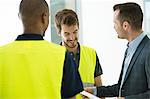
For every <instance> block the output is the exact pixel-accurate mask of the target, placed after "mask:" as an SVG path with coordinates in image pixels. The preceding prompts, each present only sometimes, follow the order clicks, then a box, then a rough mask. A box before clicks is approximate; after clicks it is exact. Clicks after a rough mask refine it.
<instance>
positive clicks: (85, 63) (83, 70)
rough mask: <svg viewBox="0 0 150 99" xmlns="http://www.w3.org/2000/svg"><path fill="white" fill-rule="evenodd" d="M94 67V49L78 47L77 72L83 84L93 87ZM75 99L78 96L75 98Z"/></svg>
mask: <svg viewBox="0 0 150 99" xmlns="http://www.w3.org/2000/svg"><path fill="white" fill-rule="evenodd" d="M95 66H96V52H95V50H94V49H92V48H89V47H85V46H82V45H81V46H80V63H79V72H80V76H81V79H82V82H83V84H84V85H85V86H86V85H89V84H90V85H91V84H92V85H94V71H95ZM77 99H81V97H80V98H79V96H77Z"/></svg>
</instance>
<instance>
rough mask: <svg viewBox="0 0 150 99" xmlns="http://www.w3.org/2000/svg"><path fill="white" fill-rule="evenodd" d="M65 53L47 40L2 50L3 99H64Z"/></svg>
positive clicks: (0, 80)
mask: <svg viewBox="0 0 150 99" xmlns="http://www.w3.org/2000/svg"><path fill="white" fill-rule="evenodd" d="M65 51H66V50H65V48H63V47H62V46H59V45H56V44H53V43H49V42H47V41H44V40H39V41H34V40H31V41H14V42H13V43H11V44H8V45H6V46H3V47H0V99H61V81H62V75H63V65H64V59H65Z"/></svg>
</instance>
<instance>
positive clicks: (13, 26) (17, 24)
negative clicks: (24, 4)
mask: <svg viewBox="0 0 150 99" xmlns="http://www.w3.org/2000/svg"><path fill="white" fill-rule="evenodd" d="M20 1H21V0H0V13H1V15H0V46H1V45H4V44H7V43H9V42H12V41H14V40H15V39H16V37H17V35H18V34H22V32H23V28H22V23H21V20H20V19H19V17H18V12H19V4H20ZM47 2H48V4H49V3H50V0H47ZM46 32H47V33H46V36H45V39H46V40H49V41H50V40H51V39H50V28H49V27H48V30H47V31H46Z"/></svg>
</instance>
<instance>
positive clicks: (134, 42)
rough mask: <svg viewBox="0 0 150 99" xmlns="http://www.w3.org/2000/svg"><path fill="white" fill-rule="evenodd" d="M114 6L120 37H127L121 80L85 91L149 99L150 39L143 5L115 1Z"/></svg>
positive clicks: (121, 97)
mask: <svg viewBox="0 0 150 99" xmlns="http://www.w3.org/2000/svg"><path fill="white" fill-rule="evenodd" d="M113 9H114V28H115V30H116V32H117V34H118V38H120V39H127V40H128V44H127V50H126V52H125V58H124V60H123V64H122V70H121V74H120V78H119V81H118V83H117V84H115V85H112V86H102V87H97V88H85V91H88V92H91V93H94V91H97V96H99V97H118V98H120V99H150V39H149V38H148V37H147V35H146V33H144V32H143V30H142V22H143V13H142V10H141V7H140V6H139V5H138V4H136V3H133V2H128V3H123V4H116V5H114V7H113Z"/></svg>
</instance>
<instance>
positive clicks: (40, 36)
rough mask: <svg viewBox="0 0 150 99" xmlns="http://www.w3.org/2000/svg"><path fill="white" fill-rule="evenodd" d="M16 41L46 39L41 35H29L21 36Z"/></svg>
mask: <svg viewBox="0 0 150 99" xmlns="http://www.w3.org/2000/svg"><path fill="white" fill-rule="evenodd" d="M16 40H17V41H18V40H44V39H43V36H42V35H40V34H29V33H28V34H22V35H19V36H18V37H17V39H16Z"/></svg>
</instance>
